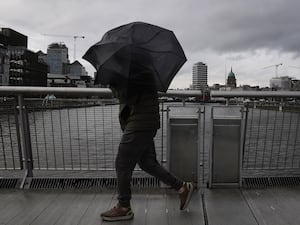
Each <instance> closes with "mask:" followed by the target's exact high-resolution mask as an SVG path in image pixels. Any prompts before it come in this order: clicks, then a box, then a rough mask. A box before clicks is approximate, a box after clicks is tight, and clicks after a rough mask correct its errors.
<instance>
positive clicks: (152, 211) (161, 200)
mask: <svg viewBox="0 0 300 225" xmlns="http://www.w3.org/2000/svg"><path fill="white" fill-rule="evenodd" d="M166 208H167V202H166V192H165V191H164V190H161V191H156V192H153V193H149V194H147V214H146V224H168V218H167V213H166Z"/></svg>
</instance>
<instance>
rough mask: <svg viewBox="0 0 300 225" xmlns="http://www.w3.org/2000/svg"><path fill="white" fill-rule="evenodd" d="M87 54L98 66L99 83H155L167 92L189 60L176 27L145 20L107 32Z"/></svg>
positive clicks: (86, 58) (143, 84) (97, 77)
mask: <svg viewBox="0 0 300 225" xmlns="http://www.w3.org/2000/svg"><path fill="white" fill-rule="evenodd" d="M83 58H84V59H85V60H87V61H89V62H90V63H91V64H92V65H93V66H94V67H95V69H96V70H97V74H96V78H95V84H99V83H101V84H103V85H112V86H119V87H128V86H129V85H132V84H134V85H138V86H155V88H156V90H157V91H163V92H166V91H167V89H168V87H169V85H170V83H171V81H172V79H173V78H174V76H175V75H176V73H177V72H178V71H179V69H180V68H181V67H182V65H183V64H184V63H185V62H186V57H185V55H184V52H183V49H182V47H181V45H180V44H179V42H178V40H177V38H176V37H175V35H174V33H173V32H172V31H170V30H167V29H164V28H161V27H158V26H155V25H151V24H147V23H143V22H133V23H129V24H126V25H123V26H120V27H117V28H114V29H112V30H110V31H108V32H106V33H105V34H104V36H103V37H102V39H101V40H100V41H99V42H98V43H96V44H95V45H93V46H91V47H90V48H89V49H88V50H87V52H86V53H85V55H84V56H83Z"/></svg>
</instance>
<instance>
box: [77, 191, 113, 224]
mask: <svg viewBox="0 0 300 225" xmlns="http://www.w3.org/2000/svg"><path fill="white" fill-rule="evenodd" d="M113 198H114V191H109V190H106V191H105V192H98V193H96V194H95V196H94V199H92V200H91V202H90V204H89V206H88V208H87V209H86V211H85V212H84V214H83V215H82V217H81V219H80V221H79V223H78V225H87V224H88V225H96V224H97V225H98V224H100V223H101V218H100V214H101V213H102V212H104V211H106V210H108V209H109V207H110V206H111V205H112V201H113Z"/></svg>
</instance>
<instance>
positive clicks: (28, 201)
mask: <svg viewBox="0 0 300 225" xmlns="http://www.w3.org/2000/svg"><path fill="white" fill-rule="evenodd" d="M58 195H59V194H58V193H55V192H39V191H37V192H31V191H29V192H24V193H22V196H23V198H24V199H23V200H22V201H21V202H16V203H15V204H17V205H18V207H19V210H16V211H18V213H17V214H16V215H15V217H14V218H12V219H11V220H10V221H9V222H8V223H7V225H15V224H20V225H21V224H24V225H25V224H30V223H31V222H32V221H34V220H35V219H36V218H37V217H38V216H39V215H40V214H41V213H42V212H43V210H45V209H46V208H47V207H48V206H49V205H50V204H51V202H53V201H54V200H55V199H56V198H57V196H58Z"/></svg>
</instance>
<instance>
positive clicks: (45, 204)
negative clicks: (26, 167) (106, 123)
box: [0, 187, 300, 225]
mask: <svg viewBox="0 0 300 225" xmlns="http://www.w3.org/2000/svg"><path fill="white" fill-rule="evenodd" d="M201 192H203V193H204V195H203V196H202V195H201ZM115 202H116V193H115V192H114V191H113V190H102V191H101V190H100V191H97V192H96V191H79V190H78V191H57V190H56V191H54V190H51V191H46V190H38V191H33V190H28V191H22V190H1V191H0V224H13V225H19V224H38V225H43V224H47V225H49V224H63V225H67V224H82V225H93V224H138V225H143V224H148V225H152V224H153V225H163V224H170V225H190V224H193V225H194V224H197V225H199V224H200V225H202V224H203V225H207V224H208V225H229V224H230V225H258V224H259V225H286V224H291V225H299V224H300V217H299V212H300V188H299V187H294V188H270V189H256V190H254V189H248V190H246V189H244V190H240V189H230V190H229V189H213V190H212V189H205V190H204V191H200V190H198V191H196V192H195V193H194V196H193V199H192V201H191V204H190V206H189V208H188V209H187V210H186V211H183V212H181V211H180V210H179V202H178V196H177V195H176V193H174V192H173V191H171V190H166V189H150V190H148V189H147V190H145V189H144V190H140V191H134V195H133V200H132V207H133V209H134V212H135V218H134V220H132V221H126V222H115V223H106V222H103V221H101V219H100V217H99V214H100V212H102V211H104V210H107V209H109V208H110V207H112V206H113V205H114V204H115Z"/></svg>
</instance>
